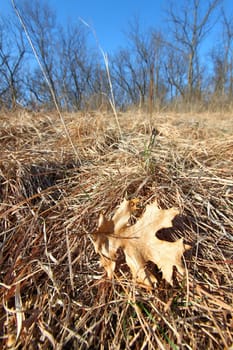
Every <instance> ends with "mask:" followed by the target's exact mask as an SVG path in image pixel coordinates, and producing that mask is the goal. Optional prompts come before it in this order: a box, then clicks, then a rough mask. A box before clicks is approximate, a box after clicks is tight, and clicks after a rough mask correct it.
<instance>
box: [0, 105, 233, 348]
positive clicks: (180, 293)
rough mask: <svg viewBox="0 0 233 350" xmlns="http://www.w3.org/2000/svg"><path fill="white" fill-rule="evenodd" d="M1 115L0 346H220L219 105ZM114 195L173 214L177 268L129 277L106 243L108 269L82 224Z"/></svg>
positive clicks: (222, 125) (232, 254)
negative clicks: (165, 274)
mask: <svg viewBox="0 0 233 350" xmlns="http://www.w3.org/2000/svg"><path fill="white" fill-rule="evenodd" d="M118 119H119V123H120V128H121V135H120V134H119V128H118V127H117V125H116V121H115V117H114V115H111V114H104V113H102V114H101V113H99V112H91V113H84V114H81V113H80V114H67V115H64V121H65V123H66V127H67V130H68V131H69V134H70V137H71V139H72V142H73V144H74V146H75V147H76V149H77V151H78V158H79V159H77V157H76V156H75V155H74V152H73V148H72V145H71V144H70V142H69V140H67V135H66V133H65V132H64V129H63V127H62V125H61V123H60V119H59V117H58V116H57V115H56V113H54V114H52V113H51V114H48V115H47V114H43V113H41V114H39V113H38V114H33V113H28V112H26V111H19V112H16V113H14V114H13V113H12V114H10V113H6V114H3V113H2V114H1V115H0V146H1V158H0V181H1V184H0V199H1V200H0V216H1V223H0V225H1V234H0V266H1V275H0V300H1V306H0V310H1V311H0V332H1V333H0V347H1V348H2V349H7V348H12V349H13V348H18V349H33V350H34V349H52V348H54V349H192V350H195V349H198V350H201V349H203V350H204V349H230V347H232V346H233V318H232V317H233V312H232V311H233V283H232V281H233V136H232V135H233V122H232V116H231V115H225V116H224V115H207V114H206V115H193V116H192V115H184V114H183V115H178V114H177V115H174V114H173V115H165V114H164V115H162V114H158V115H154V116H153V117H151V118H148V117H147V116H146V115H145V114H143V113H142V112H140V111H136V112H135V111H134V112H133V111H132V112H127V113H123V114H119V115H118ZM124 196H127V197H134V196H136V197H139V198H141V199H142V202H143V203H147V202H149V201H151V200H152V198H154V197H156V198H157V199H158V202H159V204H160V206H161V207H163V208H168V207H171V206H176V207H178V208H180V211H181V213H182V214H181V215H180V216H179V217H178V218H177V219H176V220H174V229H173V230H162V231H161V232H159V234H158V236H159V237H161V238H165V237H166V239H173V240H174V239H177V238H178V237H181V236H183V237H184V238H185V242H186V243H188V244H191V246H192V249H191V250H190V251H189V252H187V253H186V254H185V260H184V262H185V268H186V276H185V277H184V278H183V279H181V278H180V277H179V276H178V275H177V274H176V271H174V287H171V286H169V285H168V284H166V283H165V282H164V280H163V279H161V276H160V273H159V271H156V267H155V266H151V268H153V269H154V270H155V273H156V274H157V275H158V276H157V277H160V279H159V284H158V287H157V288H156V289H155V290H146V289H143V288H141V287H140V286H137V285H134V284H133V282H132V280H131V276H130V272H129V269H127V266H125V264H124V257H123V256H122V252H119V260H121V263H119V266H118V269H117V271H116V274H115V278H114V279H113V280H111V281H109V280H108V279H107V278H106V276H105V274H104V271H103V269H102V268H101V267H100V266H99V258H98V256H97V255H96V254H95V252H94V248H93V245H92V242H91V240H90V234H91V232H93V230H94V229H95V228H96V225H97V219H98V216H99V214H100V212H101V211H105V212H106V213H107V214H108V215H111V214H112V213H113V212H114V209H115V207H116V205H117V204H119V202H121V201H122V199H123V198H124Z"/></svg>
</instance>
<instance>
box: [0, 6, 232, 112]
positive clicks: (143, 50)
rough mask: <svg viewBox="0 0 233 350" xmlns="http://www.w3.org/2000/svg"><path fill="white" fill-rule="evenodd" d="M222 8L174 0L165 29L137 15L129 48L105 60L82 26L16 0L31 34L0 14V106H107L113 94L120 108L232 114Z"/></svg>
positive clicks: (228, 22)
mask: <svg viewBox="0 0 233 350" xmlns="http://www.w3.org/2000/svg"><path fill="white" fill-rule="evenodd" d="M223 5H224V3H223V0H210V1H208V2H207V1H202V0H184V1H183V3H182V5H181V3H180V4H179V3H178V4H177V3H176V4H175V3H174V2H172V1H171V2H170V3H169V4H168V5H167V10H166V13H165V17H166V22H165V23H164V26H163V29H159V28H156V26H155V27H151V28H146V29H145V28H142V26H141V25H140V19H137V18H134V19H133V20H132V21H131V23H130V24H129V26H128V30H127V32H126V34H125V35H126V36H127V44H126V45H125V46H124V47H121V48H120V49H118V50H116V52H114V53H109V54H108V60H104V59H103V55H102V53H101V50H100V49H98V47H93V45H91V44H90V35H93V34H92V33H91V31H90V28H88V27H87V26H85V25H84V24H83V23H82V22H81V21H80V22H79V23H75V24H71V23H67V25H66V26H64V25H63V26H61V24H59V23H58V21H57V16H56V12H55V10H54V9H53V8H52V7H51V6H50V5H49V3H48V2H45V1H39V0H34V1H28V0H27V1H22V2H19V4H17V9H18V11H19V13H20V15H21V17H22V20H23V23H24V25H25V28H26V30H27V33H26V34H27V35H28V37H27V35H25V32H24V30H23V28H22V24H20V21H19V18H18V17H17V16H16V14H14V15H13V16H12V17H11V18H5V17H3V16H2V15H0V108H7V109H14V108H16V107H17V106H19V105H21V106H23V107H27V108H31V109H34V110H35V109H36V110H37V109H38V110H39V109H41V108H43V109H46V110H47V109H48V110H51V109H53V108H54V99H56V103H57V104H58V105H59V107H60V108H61V109H62V110H67V111H77V110H85V109H98V108H109V106H110V104H109V101H110V100H111V99H112V92H113V93H114V99H115V104H116V106H117V107H118V108H122V109H126V108H130V107H141V108H145V109H147V110H148V111H149V112H152V111H153V110H161V109H165V108H173V109H185V110H190V109H191V108H199V109H200V108H201V109H207V108H210V109H211V108H212V109H216V110H217V109H219V108H224V109H230V108H231V105H232V97H233V17H232V15H231V14H229V13H226V11H225V10H224V7H223ZM28 38H30V41H31V45H32V46H33V49H34V52H33V50H32V47H31V46H30V44H29V41H28ZM35 55H36V56H37V57H38V59H39V62H40V65H39V64H38V62H37V61H36V60H35ZM105 58H106V57H105Z"/></svg>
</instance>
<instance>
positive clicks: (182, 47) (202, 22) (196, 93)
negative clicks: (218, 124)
mask: <svg viewBox="0 0 233 350" xmlns="http://www.w3.org/2000/svg"><path fill="white" fill-rule="evenodd" d="M221 1H222V0H211V1H208V3H207V2H203V1H201V0H186V1H185V4H184V6H182V7H180V9H179V8H177V3H176V6H175V5H174V4H173V3H172V4H171V5H170V8H169V10H168V20H169V22H170V25H171V26H170V27H171V33H172V38H171V42H170V48H173V52H174V55H177V53H176V51H179V52H180V53H181V55H182V58H183V60H186V64H185V66H186V67H187V71H186V79H187V82H186V86H184V85H183V86H180V87H178V86H177V88H178V89H179V90H180V92H181V93H182V95H183V96H185V98H186V100H187V101H188V102H192V101H193V100H195V99H199V98H200V95H201V78H202V77H201V68H200V47H201V44H202V43H203V41H204V39H205V38H206V36H207V34H208V33H209V32H210V30H211V29H212V28H213V25H214V23H215V21H214V13H215V10H216V9H217V7H218V6H219V4H220V3H221ZM175 8H176V10H175ZM170 76H172V73H171V74H170ZM176 82H177V81H176Z"/></svg>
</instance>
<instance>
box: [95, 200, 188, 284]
mask: <svg viewBox="0 0 233 350" xmlns="http://www.w3.org/2000/svg"><path fill="white" fill-rule="evenodd" d="M137 202H138V201H135V200H129V201H127V200H126V199H124V201H123V202H122V203H121V205H120V206H119V208H118V209H117V210H116V212H115V215H114V216H113V218H112V219H110V220H108V219H107V218H106V217H105V216H104V215H103V214H101V215H100V218H99V224H98V229H97V231H96V232H94V234H93V242H94V245H95V250H96V252H97V253H99V254H100V256H101V257H100V261H101V264H102V266H103V267H104V268H105V270H106V272H107V275H108V277H109V278H112V277H113V273H114V270H115V265H116V256H117V250H118V249H119V248H122V249H123V251H124V253H125V259H126V263H127V265H128V266H129V268H130V270H131V272H132V276H133V278H134V279H135V280H136V281H137V282H139V283H143V284H145V285H149V286H151V284H152V285H153V284H155V283H156V282H157V280H156V278H155V276H154V275H153V274H152V273H151V272H149V271H147V270H146V269H145V265H146V263H147V262H148V261H152V262H153V263H155V264H156V265H157V266H158V268H159V269H160V270H161V272H162V274H163V278H164V279H165V280H166V281H167V282H169V283H170V284H171V285H172V274H173V267H174V266H175V267H176V268H177V270H178V272H179V273H180V274H183V273H184V268H183V264H182V261H181V259H182V255H183V253H184V252H185V250H187V249H189V248H190V246H188V245H184V243H183V238H181V239H179V240H177V241H176V242H167V241H163V240H160V239H158V238H157V237H156V235H155V234H156V232H157V231H159V230H160V229H162V228H169V227H172V220H173V219H174V217H175V216H176V215H177V214H178V213H179V212H178V210H177V209H175V208H170V209H165V210H163V209H160V208H159V207H158V205H157V202H156V201H155V202H153V203H152V204H149V205H147V207H146V210H145V212H144V214H143V215H142V216H141V218H139V219H138V221H137V222H136V223H135V224H134V225H130V224H129V219H130V216H131V214H132V212H133V211H134V210H135V209H136V207H137Z"/></svg>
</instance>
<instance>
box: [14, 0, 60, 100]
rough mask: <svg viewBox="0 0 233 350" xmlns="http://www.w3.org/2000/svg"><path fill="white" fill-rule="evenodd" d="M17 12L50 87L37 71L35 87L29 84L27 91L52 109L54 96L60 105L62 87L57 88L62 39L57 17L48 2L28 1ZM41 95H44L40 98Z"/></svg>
mask: <svg viewBox="0 0 233 350" xmlns="http://www.w3.org/2000/svg"><path fill="white" fill-rule="evenodd" d="M18 9H19V12H20V14H21V16H22V18H23V21H24V23H25V25H26V28H27V31H28V34H29V36H30V39H31V41H32V43H33V46H34V48H35V51H36V53H37V55H38V57H39V59H40V63H41V66H42V67H43V71H44V74H45V75H46V77H47V81H48V83H49V86H48V84H47V85H46V84H44V78H43V73H42V72H41V71H40V69H37V68H36V69H35V70H34V73H35V76H33V75H32V77H31V82H32V84H31V85H30V82H28V88H29V89H30V92H31V94H32V95H34V97H36V98H38V97H39V99H38V100H41V101H43V103H46V104H47V105H49V104H50V105H51V104H52V100H53V97H54V96H55V98H56V99H57V103H58V104H59V98H58V86H59V85H58V84H56V70H57V69H59V67H58V65H57V54H56V50H57V45H58V38H59V35H58V31H57V23H56V14H55V12H54V11H53V10H52V9H51V7H50V6H49V5H48V4H47V3H46V2H45V1H39V0H35V1H29V0H25V1H24V2H22V3H19V4H18ZM32 57H34V56H32ZM34 81H37V84H34V83H33V82H34ZM51 90H52V91H53V96H52V94H51ZM41 92H43V93H42V94H41Z"/></svg>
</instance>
